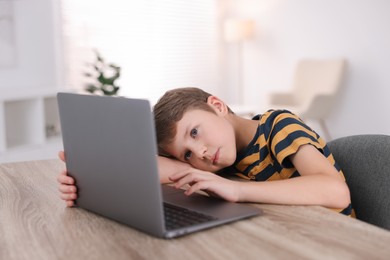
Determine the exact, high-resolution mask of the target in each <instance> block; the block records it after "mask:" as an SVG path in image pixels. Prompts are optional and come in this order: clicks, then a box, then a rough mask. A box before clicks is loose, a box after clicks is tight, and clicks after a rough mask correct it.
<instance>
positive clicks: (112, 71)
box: [84, 50, 121, 96]
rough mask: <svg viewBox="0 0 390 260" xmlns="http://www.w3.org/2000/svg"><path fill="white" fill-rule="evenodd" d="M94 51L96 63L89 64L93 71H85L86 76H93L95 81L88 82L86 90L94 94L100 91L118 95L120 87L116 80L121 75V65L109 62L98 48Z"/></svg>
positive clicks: (104, 93) (108, 94)
mask: <svg viewBox="0 0 390 260" xmlns="http://www.w3.org/2000/svg"><path fill="white" fill-rule="evenodd" d="M94 52H95V55H96V60H95V62H94V63H92V64H89V65H90V67H91V68H92V70H93V72H91V73H90V72H86V73H84V75H85V76H86V77H89V78H92V79H93V82H92V83H88V84H87V85H86V87H85V90H86V91H88V92H90V93H92V94H96V93H97V92H100V93H101V94H103V95H106V96H116V95H118V91H119V89H120V87H119V86H118V85H117V84H116V83H115V81H116V80H117V79H119V77H120V75H121V67H119V66H117V65H115V64H113V63H107V62H106V61H105V60H104V59H103V57H102V56H101V55H100V53H99V52H98V51H97V50H95V51H94Z"/></svg>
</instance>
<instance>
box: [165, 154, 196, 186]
mask: <svg viewBox="0 0 390 260" xmlns="http://www.w3.org/2000/svg"><path fill="white" fill-rule="evenodd" d="M190 167H191V166H190V165H189V164H188V163H184V162H181V161H178V160H175V159H170V158H167V157H163V156H158V171H159V175H160V182H161V183H169V182H171V181H170V180H169V176H171V175H172V174H174V173H176V172H178V171H182V170H185V169H188V168H190Z"/></svg>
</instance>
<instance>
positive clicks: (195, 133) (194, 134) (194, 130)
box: [190, 128, 198, 137]
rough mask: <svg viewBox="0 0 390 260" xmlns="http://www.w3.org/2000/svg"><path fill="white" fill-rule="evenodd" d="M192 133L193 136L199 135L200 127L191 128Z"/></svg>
mask: <svg viewBox="0 0 390 260" xmlns="http://www.w3.org/2000/svg"><path fill="white" fill-rule="evenodd" d="M190 135H191V137H195V136H197V135H198V129H196V128H193V129H192V130H191V133H190Z"/></svg>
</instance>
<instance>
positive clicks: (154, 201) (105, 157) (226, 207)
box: [57, 93, 260, 237]
mask: <svg viewBox="0 0 390 260" xmlns="http://www.w3.org/2000/svg"><path fill="white" fill-rule="evenodd" d="M57 98H58V107H59V113H60V121H61V129H62V138H63V144H64V150H65V153H66V167H67V171H68V174H69V175H70V176H72V177H74V178H75V180H76V185H77V187H78V199H77V200H76V205H77V206H79V207H81V208H84V209H87V210H90V211H92V212H95V213H98V214H100V215H103V216H105V217H108V218H111V219H114V220H116V221H119V222H121V223H124V224H126V225H129V226H131V227H134V228H137V229H139V230H141V231H144V232H146V233H149V234H151V235H154V236H157V237H175V236H179V235H183V234H186V233H190V232H195V231H198V230H201V229H205V228H209V227H212V226H215V225H220V224H223V223H227V222H231V221H234V220H238V219H242V218H245V217H250V216H253V215H257V214H259V213H260V210H259V209H257V208H254V207H249V206H246V205H241V204H237V203H229V202H225V201H222V200H218V199H213V198H208V197H205V196H201V195H195V196H189V197H187V196H185V195H184V194H183V192H182V191H180V190H175V189H173V188H170V187H165V186H163V188H164V189H163V190H164V196H163V194H162V189H161V185H160V183H159V176H158V169H157V148H156V137H155V136H156V135H155V130H154V129H155V128H154V122H153V116H152V111H151V107H150V104H149V102H148V101H147V100H140V99H129V98H122V97H107V96H92V95H81V94H73V93H58V95H57ZM163 200H164V201H166V202H169V203H170V204H174V205H178V206H181V207H188V208H190V209H192V210H198V211H200V212H202V213H205V214H209V213H210V214H212V215H213V216H215V217H216V218H217V220H214V221H211V222H209V223H203V224H201V225H197V226H192V227H187V228H183V229H178V230H166V228H165V222H164V210H163Z"/></svg>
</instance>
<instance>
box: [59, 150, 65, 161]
mask: <svg viewBox="0 0 390 260" xmlns="http://www.w3.org/2000/svg"><path fill="white" fill-rule="evenodd" d="M58 157H59V158H60V159H61V161H63V162H65V152H64V151H59V152H58Z"/></svg>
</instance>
